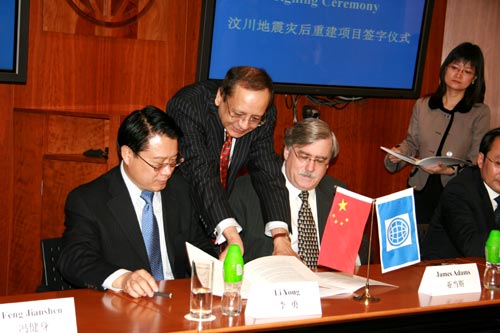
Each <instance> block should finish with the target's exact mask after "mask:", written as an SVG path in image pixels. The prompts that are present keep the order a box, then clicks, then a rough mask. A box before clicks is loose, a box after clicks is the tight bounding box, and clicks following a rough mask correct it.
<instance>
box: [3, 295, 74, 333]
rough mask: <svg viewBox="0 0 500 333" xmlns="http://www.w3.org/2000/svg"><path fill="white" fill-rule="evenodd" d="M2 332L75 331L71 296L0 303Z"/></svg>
mask: <svg viewBox="0 0 500 333" xmlns="http://www.w3.org/2000/svg"><path fill="white" fill-rule="evenodd" d="M0 327H1V331H2V332H4V333H31V332H50V333H77V326H76V312H75V300H74V298H73V297H67V298H56V299H48V300H41V301H29V302H18V303H6V304H0Z"/></svg>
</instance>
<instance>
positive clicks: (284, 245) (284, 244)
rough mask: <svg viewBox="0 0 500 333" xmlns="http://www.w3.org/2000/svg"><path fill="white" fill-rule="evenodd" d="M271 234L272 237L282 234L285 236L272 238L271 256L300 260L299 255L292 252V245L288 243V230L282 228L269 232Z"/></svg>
mask: <svg viewBox="0 0 500 333" xmlns="http://www.w3.org/2000/svg"><path fill="white" fill-rule="evenodd" d="M271 233H272V235H273V236H275V235H278V234H283V233H285V234H286V236H280V237H276V238H273V243H274V251H273V256H295V257H297V258H299V259H300V257H299V255H298V254H297V253H296V252H295V251H294V250H292V243H291V241H290V236H289V235H288V230H286V229H283V228H276V229H273V230H271Z"/></svg>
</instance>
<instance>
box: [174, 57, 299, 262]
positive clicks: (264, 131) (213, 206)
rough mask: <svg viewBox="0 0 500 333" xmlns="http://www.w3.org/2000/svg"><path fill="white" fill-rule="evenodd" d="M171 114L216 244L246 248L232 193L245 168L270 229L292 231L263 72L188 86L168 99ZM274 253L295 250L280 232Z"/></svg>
mask: <svg viewBox="0 0 500 333" xmlns="http://www.w3.org/2000/svg"><path fill="white" fill-rule="evenodd" d="M167 113H168V114H170V115H171V116H172V117H173V118H174V120H175V121H176V123H177V124H178V125H179V126H180V127H181V129H182V131H183V132H184V136H183V137H182V138H180V139H179V145H180V150H181V151H182V153H183V154H184V156H185V159H186V160H185V162H184V163H183V165H182V166H181V167H180V171H181V172H182V173H183V175H184V177H185V178H186V180H187V181H188V182H189V183H190V186H191V190H192V194H193V197H194V199H195V204H196V205H197V208H198V209H199V211H200V215H201V218H202V221H203V224H204V226H205V228H206V229H207V230H206V231H207V237H213V238H215V242H216V244H223V245H225V244H238V245H239V246H240V247H241V249H242V252H244V248H243V243H242V240H241V237H240V235H239V232H240V231H241V226H240V225H239V224H238V222H237V221H236V219H235V215H234V213H233V211H232V209H231V207H230V205H229V202H228V197H229V194H230V193H231V191H232V189H233V186H234V182H235V180H236V177H237V176H238V174H239V173H240V172H241V171H242V170H244V169H245V168H246V169H247V170H248V173H249V175H250V177H251V179H252V183H253V185H254V187H255V190H256V192H257V194H258V196H259V198H260V200H261V202H262V206H263V207H262V210H263V214H264V223H266V226H265V230H266V233H267V234H268V235H271V234H277V233H280V234H283V233H288V231H289V226H290V208H289V203H288V191H287V189H286V187H285V178H284V177H283V174H282V173H281V162H280V160H279V157H278V155H277V154H276V152H275V151H274V142H273V135H274V125H275V122H276V108H275V107H274V105H273V86H272V80H271V78H270V77H269V75H268V74H267V73H266V72H265V71H264V70H262V69H258V68H254V67H247V66H241V67H233V68H231V69H229V71H228V72H227V74H226V76H225V78H224V79H223V80H222V82H221V84H220V86H218V85H217V84H216V83H215V82H213V81H203V82H198V83H195V84H192V85H190V86H187V87H184V88H182V89H181V90H180V91H179V92H177V93H176V94H175V96H173V98H172V99H171V100H170V101H169V102H168V104H167ZM226 241H227V243H226ZM221 249H222V247H221ZM225 254H226V252H225V250H224V251H222V252H221V254H220V257H219V258H220V259H223V258H224V257H225ZM274 254H281V255H294V252H293V250H292V249H291V246H290V242H288V241H287V240H286V238H284V237H279V238H277V239H276V241H275V242H274Z"/></svg>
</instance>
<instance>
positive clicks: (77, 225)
mask: <svg viewBox="0 0 500 333" xmlns="http://www.w3.org/2000/svg"><path fill="white" fill-rule="evenodd" d="M161 199H162V211H163V223H164V229H165V239H166V244H167V251H168V259H169V261H170V265H171V267H172V271H173V274H174V277H175V278H184V277H188V276H189V271H190V269H189V268H190V265H189V260H188V257H187V253H186V246H185V243H184V242H186V241H189V242H191V243H192V244H194V245H196V246H198V247H200V248H203V249H204V250H205V251H207V252H208V253H211V254H212V255H215V253H214V252H213V251H214V249H213V246H212V245H211V244H210V242H209V241H208V239H207V238H206V237H205V235H204V233H203V229H202V227H201V224H200V223H199V220H198V219H197V215H196V214H195V211H194V210H193V209H192V207H191V201H190V198H189V190H188V185H187V183H186V182H185V181H184V179H183V178H182V176H181V175H180V173H178V172H175V173H174V174H173V175H172V177H171V178H170V179H169V180H168V183H167V186H166V187H165V189H164V190H162V191H161ZM65 213H66V221H65V225H66V229H65V231H64V234H63V249H62V253H61V255H60V258H59V261H58V268H59V270H60V271H61V273H62V275H63V277H64V278H65V279H66V280H68V281H69V282H71V283H72V284H74V285H76V286H79V287H88V288H95V289H102V287H101V285H102V283H103V282H104V280H105V279H106V278H107V277H108V276H109V275H110V274H112V273H113V272H115V271H116V270H118V269H120V268H125V269H128V270H131V271H134V270H137V269H141V268H142V269H146V270H147V271H149V272H151V267H150V264H149V260H148V255H147V252H146V247H145V245H144V241H143V238H142V234H141V230H140V227H139V221H138V219H137V215H136V213H135V210H134V207H133V204H132V199H131V197H130V195H129V192H128V190H127V187H126V185H125V182H124V180H123V177H122V175H121V173H120V167H119V166H117V167H115V168H113V169H111V170H110V171H108V172H107V173H105V174H104V175H102V176H101V177H99V178H97V179H96V180H94V181H92V182H90V183H87V184H84V185H81V186H79V187H77V188H76V189H74V190H73V191H71V192H70V194H69V195H68V198H67V200H66V206H65Z"/></svg>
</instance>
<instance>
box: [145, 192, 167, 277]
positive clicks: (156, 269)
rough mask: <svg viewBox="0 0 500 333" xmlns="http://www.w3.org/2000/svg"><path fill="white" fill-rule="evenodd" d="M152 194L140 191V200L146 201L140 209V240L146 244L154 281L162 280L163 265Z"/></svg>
mask: <svg viewBox="0 0 500 333" xmlns="http://www.w3.org/2000/svg"><path fill="white" fill-rule="evenodd" d="M153 194H154V193H153V192H151V191H146V190H144V191H142V193H141V198H142V199H144V201H146V204H145V205H144V208H143V209H142V221H141V224H142V238H143V239H144V244H146V251H147V252H148V257H149V264H150V265H151V273H152V274H153V276H154V278H155V280H157V281H161V280H163V264H162V262H161V250H160V234H159V231H158V223H157V222H156V218H155V215H154V212H153V203H152V200H153Z"/></svg>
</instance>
